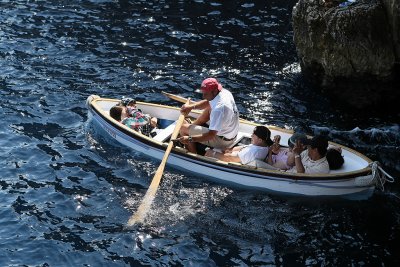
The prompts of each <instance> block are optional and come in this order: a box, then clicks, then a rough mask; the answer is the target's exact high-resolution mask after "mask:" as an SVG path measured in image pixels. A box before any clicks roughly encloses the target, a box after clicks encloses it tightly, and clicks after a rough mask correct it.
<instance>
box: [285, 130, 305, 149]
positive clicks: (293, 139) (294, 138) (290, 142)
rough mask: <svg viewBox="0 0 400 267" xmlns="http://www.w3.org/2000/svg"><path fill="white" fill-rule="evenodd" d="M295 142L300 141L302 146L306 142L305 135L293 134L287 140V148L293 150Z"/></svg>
mask: <svg viewBox="0 0 400 267" xmlns="http://www.w3.org/2000/svg"><path fill="white" fill-rule="evenodd" d="M297 140H299V141H300V143H302V144H303V145H304V144H305V143H306V141H307V136H306V135H305V134H302V133H294V134H293V135H292V136H291V137H290V138H289V139H288V146H289V147H290V148H293V147H294V145H295V144H296V142H297Z"/></svg>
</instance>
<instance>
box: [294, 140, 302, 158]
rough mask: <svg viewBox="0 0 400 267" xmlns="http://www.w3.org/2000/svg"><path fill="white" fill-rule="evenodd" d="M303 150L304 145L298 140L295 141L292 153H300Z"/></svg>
mask: <svg viewBox="0 0 400 267" xmlns="http://www.w3.org/2000/svg"><path fill="white" fill-rule="evenodd" d="M303 150H304V145H303V144H302V143H301V142H300V140H297V141H296V144H295V145H294V147H293V153H294V154H295V155H300V154H301V152H303Z"/></svg>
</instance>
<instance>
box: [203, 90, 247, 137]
mask: <svg viewBox="0 0 400 267" xmlns="http://www.w3.org/2000/svg"><path fill="white" fill-rule="evenodd" d="M210 106H211V114H210V125H209V127H208V129H210V130H214V131H217V132H218V133H217V135H219V136H224V137H225V138H228V139H231V138H234V137H235V136H236V135H237V134H238V132H239V111H238V109H237V107H236V104H235V100H234V98H233V96H232V94H231V92H229V91H228V90H226V89H222V91H221V92H219V94H218V95H217V96H216V97H215V98H214V99H213V100H211V101H210Z"/></svg>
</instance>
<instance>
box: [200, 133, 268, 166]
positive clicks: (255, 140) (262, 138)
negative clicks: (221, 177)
mask: <svg viewBox="0 0 400 267" xmlns="http://www.w3.org/2000/svg"><path fill="white" fill-rule="evenodd" d="M272 144H273V142H272V140H271V132H270V130H269V129H268V128H267V127H265V126H256V127H255V128H254V131H253V134H252V135H251V144H250V145H248V146H237V147H234V148H233V149H229V150H225V151H224V152H223V153H220V152H217V151H215V150H212V149H210V150H208V151H207V152H206V156H208V157H213V158H216V159H219V160H223V161H228V162H240V163H242V164H247V163H249V162H251V161H253V160H255V159H260V160H264V159H265V158H266V156H267V155H268V147H269V146H270V145H272Z"/></svg>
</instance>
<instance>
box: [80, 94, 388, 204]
mask: <svg viewBox="0 0 400 267" xmlns="http://www.w3.org/2000/svg"><path fill="white" fill-rule="evenodd" d="M176 100H178V99H176ZM118 102H119V100H117V99H107V98H100V97H98V96H90V97H88V99H87V107H88V110H89V114H90V117H91V119H92V120H93V121H94V122H95V123H97V124H98V125H99V126H100V127H101V128H103V129H104V130H105V132H106V133H107V135H108V136H109V137H111V138H113V139H115V140H117V141H118V142H119V143H121V144H123V145H125V146H128V147H130V148H132V149H134V150H136V151H139V152H142V153H144V154H146V155H149V156H151V157H154V158H156V159H159V160H161V159H162V157H163V155H164V152H165V150H166V147H167V143H168V141H169V139H170V136H171V134H172V131H173V129H174V122H175V121H176V119H177V118H178V117H179V115H180V108H177V107H171V106H165V105H159V104H152V103H145V102H137V106H138V108H139V109H141V110H142V111H143V112H144V113H148V114H151V115H152V116H155V117H157V118H158V119H159V121H161V122H163V123H162V124H165V128H164V129H162V130H161V131H160V132H159V133H158V134H157V135H156V136H155V137H154V138H151V137H147V136H145V135H142V134H140V133H138V132H136V131H133V130H131V129H130V128H128V127H126V126H125V125H122V124H121V123H119V122H117V121H115V120H114V119H112V118H111V117H110V115H109V110H110V108H111V107H112V106H114V105H116V104H117V103H118ZM199 114H200V111H196V110H193V111H192V112H191V113H190V114H189V116H191V117H194V118H196V117H197V116H199ZM168 124H169V125H168ZM257 125H258V124H255V123H253V122H250V121H245V120H240V127H239V134H238V137H237V138H236V143H241V142H244V141H243V140H246V139H248V138H250V136H251V133H252V131H253V129H254V127H255V126H257ZM268 128H269V129H270V130H271V136H274V135H278V134H279V135H280V136H281V143H282V144H287V141H288V139H289V138H290V136H291V135H292V134H293V132H292V131H290V130H286V129H282V128H278V127H275V126H268ZM330 144H333V145H336V146H339V147H341V148H342V155H343V157H344V160H345V163H344V165H343V166H342V168H341V169H339V170H335V171H330V173H329V174H297V173H294V174H293V173H287V172H284V171H280V170H271V169H266V168H265V167H264V166H262V164H261V165H259V164H256V165H255V166H249V165H242V164H238V163H233V162H223V161H219V160H216V159H213V158H209V157H205V156H201V155H197V154H193V153H189V152H188V151H187V150H186V149H184V148H181V147H175V148H173V149H172V151H171V153H170V156H169V159H168V164H169V165H171V166H175V167H177V168H179V169H184V170H187V171H189V172H191V173H195V174H197V175H199V176H201V177H207V178H211V179H213V180H216V181H219V182H223V183H230V184H234V185H238V186H244V187H250V188H256V189H263V190H268V191H273V192H279V193H285V194H295V195H304V196H345V197H350V198H357V199H360V198H368V197H369V196H371V194H372V193H373V191H374V188H375V186H376V184H377V183H381V184H382V183H384V182H385V179H382V178H381V177H379V175H376V171H375V169H376V168H375V169H374V168H373V162H372V160H371V159H369V158H367V157H366V156H364V155H362V154H360V153H359V152H357V151H355V150H353V149H350V148H348V147H345V146H342V145H339V144H336V143H332V142H330Z"/></svg>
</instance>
